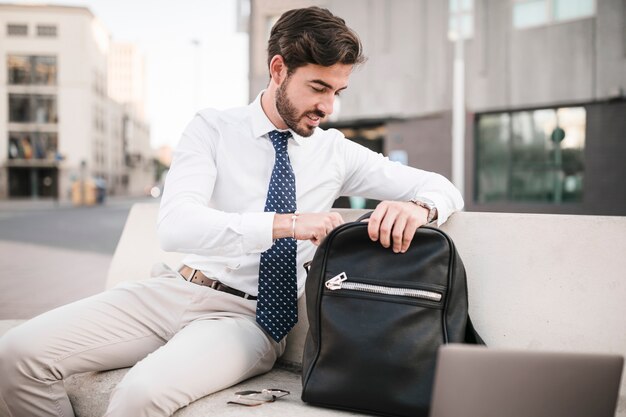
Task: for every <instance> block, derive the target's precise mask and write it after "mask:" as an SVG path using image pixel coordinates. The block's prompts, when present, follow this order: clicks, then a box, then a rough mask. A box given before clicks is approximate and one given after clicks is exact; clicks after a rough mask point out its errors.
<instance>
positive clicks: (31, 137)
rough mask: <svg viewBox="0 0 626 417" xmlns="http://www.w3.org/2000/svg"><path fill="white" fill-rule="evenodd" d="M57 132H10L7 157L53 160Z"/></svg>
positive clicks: (55, 151)
mask: <svg viewBox="0 0 626 417" xmlns="http://www.w3.org/2000/svg"><path fill="white" fill-rule="evenodd" d="M56 154H57V134H56V133H48V132H10V133H9V159H47V160H54V159H55V157H56Z"/></svg>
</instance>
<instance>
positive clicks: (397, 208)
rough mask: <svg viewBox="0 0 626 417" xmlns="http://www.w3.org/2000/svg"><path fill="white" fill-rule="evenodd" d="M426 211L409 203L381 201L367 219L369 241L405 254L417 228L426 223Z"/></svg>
mask: <svg viewBox="0 0 626 417" xmlns="http://www.w3.org/2000/svg"><path fill="white" fill-rule="evenodd" d="M427 219H428V209H426V208H424V207H420V206H418V205H417V204H415V203H411V202H410V201H383V202H381V203H380V204H378V206H377V207H376V210H374V212H373V213H372V215H371V217H370V218H369V224H368V226H367V233H368V234H369V236H370V239H372V240H374V241H376V240H379V241H380V243H381V245H383V246H384V247H386V248H388V247H389V246H391V245H392V241H393V251H394V252H395V253H398V252H402V253H404V252H406V251H407V249H409V245H410V244H411V241H412V240H413V236H414V235H415V231H416V230H417V228H418V227H420V226H423V225H424V224H426V223H427Z"/></svg>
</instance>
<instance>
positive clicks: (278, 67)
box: [270, 55, 287, 85]
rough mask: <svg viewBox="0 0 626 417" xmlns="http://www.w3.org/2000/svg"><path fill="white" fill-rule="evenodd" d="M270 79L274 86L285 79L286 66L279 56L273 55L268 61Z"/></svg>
mask: <svg viewBox="0 0 626 417" xmlns="http://www.w3.org/2000/svg"><path fill="white" fill-rule="evenodd" d="M270 78H271V80H272V81H273V82H274V84H276V85H280V84H282V82H283V81H284V80H285V78H287V65H286V64H285V60H284V59H283V57H282V56H281V55H274V56H273V57H272V60H271V61H270Z"/></svg>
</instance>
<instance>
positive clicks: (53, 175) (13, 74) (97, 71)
mask: <svg viewBox="0 0 626 417" xmlns="http://www.w3.org/2000/svg"><path fill="white" fill-rule="evenodd" d="M110 48H111V41H110V35H109V33H108V32H107V30H106V28H105V27H104V26H103V25H102V23H101V22H100V21H99V20H98V19H97V18H96V17H95V16H94V15H93V14H92V13H91V12H90V11H89V10H88V9H87V8H83V7H66V6H34V5H10V4H2V5H0V68H2V70H1V71H0V198H24V197H32V198H46V197H53V198H59V199H62V200H63V199H69V198H70V197H71V190H72V184H73V183H75V182H76V181H78V180H88V179H92V180H97V181H99V182H100V183H102V182H105V183H106V187H107V191H108V193H109V194H137V193H141V192H143V188H144V187H145V186H147V185H149V184H150V182H151V180H152V176H151V171H152V169H153V168H152V164H151V163H150V157H149V155H150V152H151V151H150V147H149V139H148V138H149V129H148V126H147V124H146V123H145V122H144V121H143V117H142V116H141V115H138V114H136V113H134V112H133V111H129V110H128V109H127V107H128V106H127V105H124V104H122V103H119V102H117V101H115V100H113V99H112V98H111V97H110V96H109V94H108V84H109V80H108V77H109V70H108V65H109V50H110ZM146 144H147V148H146ZM137 148H140V149H141V150H140V151H138V150H137ZM133 152H134V153H140V154H145V155H146V158H145V159H146V163H145V164H144V165H141V166H138V165H137V164H134V161H135V160H136V159H137V158H136V157H133ZM131 178H141V179H138V181H139V182H141V183H143V182H146V184H142V186H141V187H139V186H134V187H133V180H131Z"/></svg>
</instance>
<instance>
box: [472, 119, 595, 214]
mask: <svg viewBox="0 0 626 417" xmlns="http://www.w3.org/2000/svg"><path fill="white" fill-rule="evenodd" d="M477 124H478V129H477V132H478V136H477V138H476V149H477V161H476V162H477V164H476V165H477V167H476V200H477V202H479V203H487V202H493V201H508V202H552V203H562V202H572V201H573V202H575V201H581V200H582V192H583V177H584V163H583V162H584V161H583V154H584V148H585V127H586V111H585V109H584V108H583V107H566V108H558V109H540V110H529V111H519V112H511V113H500V114H488V115H479V116H478V121H477Z"/></svg>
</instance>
